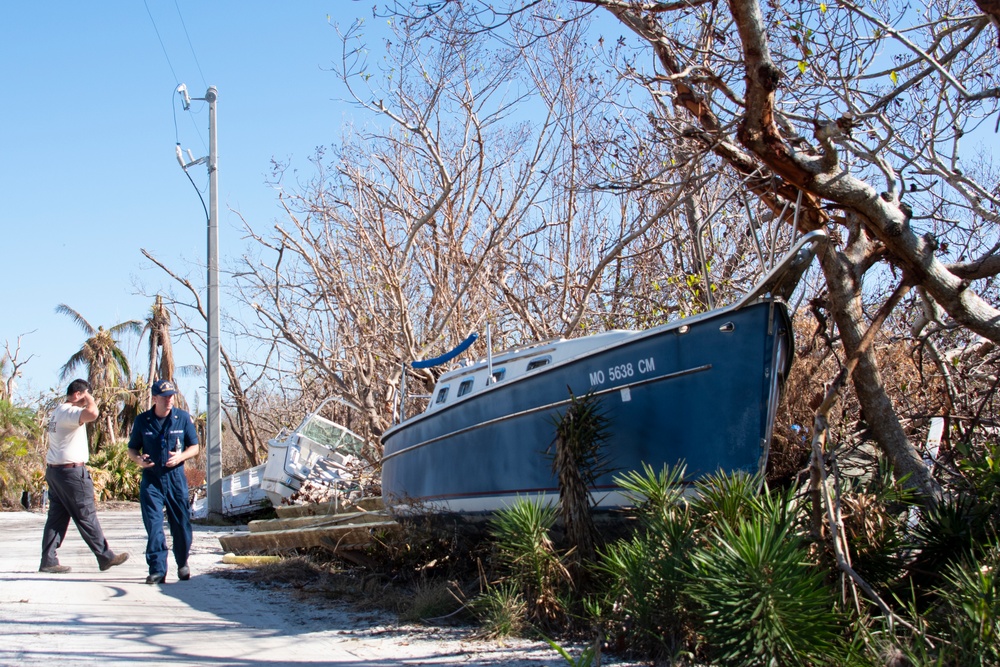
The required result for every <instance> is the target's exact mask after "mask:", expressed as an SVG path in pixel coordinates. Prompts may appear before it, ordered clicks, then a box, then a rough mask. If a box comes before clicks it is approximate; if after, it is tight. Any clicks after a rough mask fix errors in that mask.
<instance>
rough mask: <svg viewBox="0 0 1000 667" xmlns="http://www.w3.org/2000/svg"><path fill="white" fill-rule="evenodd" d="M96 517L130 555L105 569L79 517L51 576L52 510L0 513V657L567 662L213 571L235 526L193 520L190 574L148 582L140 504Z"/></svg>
mask: <svg viewBox="0 0 1000 667" xmlns="http://www.w3.org/2000/svg"><path fill="white" fill-rule="evenodd" d="M99 517H100V520H101V525H102V526H103V528H104V532H105V535H106V536H107V538H108V541H109V542H110V544H111V548H112V549H114V550H115V551H116V552H118V551H128V552H130V554H131V558H130V559H129V560H128V562H126V563H125V564H123V565H120V566H118V567H114V568H112V569H110V570H108V571H107V572H100V571H99V570H98V567H97V561H96V559H95V558H94V556H93V554H91V552H90V550H89V549H88V548H87V546H86V545H85V544H84V543H83V540H82V539H81V538H80V535H79V533H78V532H76V527H75V526H74V525H72V524H71V525H70V529H69V533H68V534H67V536H66V541H65V542H64V544H63V545H62V547H61V548H60V549H59V559H60V563H62V564H63V565H69V566H71V567H72V568H73V571H72V572H69V573H66V574H43V573H40V572H38V564H39V555H40V550H41V539H42V526H43V525H44V523H45V515H44V514H40V513H31V512H0V665H3V666H5V667H6V666H10V667H15V666H17V667H20V666H22V665H45V666H46V667H52V666H54V665H59V666H62V665H81V664H98V663H99V664H102V665H109V666H111V667H126V666H131V665H139V664H142V665H147V666H148V665H169V666H171V667H187V666H189V665H190V666H194V665H227V666H230V667H255V666H264V665H267V666H268V667H283V666H289V667H290V666H293V665H355V666H363V667H367V666H371V667H377V666H385V665H402V664H405V665H501V664H502V665H508V666H511V667H529V666H535V667H537V666H540V665H553V666H554V665H564V664H566V663H565V661H564V660H563V659H562V658H561V657H559V656H558V655H557V654H556V653H555V652H554V651H553V650H552V649H551V648H550V647H549V646H547V645H544V644H541V643H539V642H528V641H521V640H512V641H507V642H504V643H502V644H501V643H495V642H480V641H473V640H470V639H468V631H467V630H462V629H438V628H422V627H413V626H399V625H397V624H395V623H394V622H393V621H392V620H391V619H390V618H389V617H388V616H384V615H378V614H370V613H366V612H355V611H352V610H350V609H348V608H346V607H345V608H334V609H325V608H315V607H312V606H306V605H303V604H301V603H299V602H297V601H295V600H294V599H292V598H291V597H290V596H288V595H286V594H284V593H281V592H277V593H275V592H270V591H264V590H260V589H257V588H254V587H252V586H250V585H248V584H245V583H240V582H238V581H234V580H232V579H227V578H223V577H220V576H216V573H218V572H219V571H220V570H223V569H227V568H230V567H235V566H230V565H225V564H223V563H222V549H221V547H220V546H219V539H218V538H219V535H220V534H225V533H226V532H230V533H231V532H234V529H233V528H232V527H222V528H219V527H206V526H196V527H195V536H194V546H193V548H192V553H191V558H190V561H189V563H190V565H191V571H192V576H191V579H190V580H189V581H177V572H176V568H175V567H174V564H173V562H171V564H170V565H171V571H170V573H169V574H168V576H167V581H166V583H164V584H162V585H155V586H149V585H146V584H145V583H144V581H145V578H146V574H147V570H146V563H145V558H144V557H143V553H142V552H143V548H144V546H145V533H144V531H143V528H142V521H141V518H140V516H139V512H138V509H135V510H131V511H113V512H101V513H100V514H99ZM168 541H169V533H168ZM605 664H608V663H607V662H606V663H605ZM618 664H619V665H624V664H626V663H618Z"/></svg>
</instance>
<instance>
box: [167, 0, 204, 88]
mask: <svg viewBox="0 0 1000 667" xmlns="http://www.w3.org/2000/svg"><path fill="white" fill-rule="evenodd" d="M174 7H176V8H177V17H178V18H180V20H181V27H182V28H184V37H186V38H187V43H188V48H189V49H191V56H192V57H193V58H194V64H195V66H197V67H198V74H200V75H201V82H202V84H204V86H205V89H206V90H208V81H207V80H206V79H205V73H204V72H202V71H201V63H200V62H198V54H197V53H195V51H194V44H192V43H191V35H189V34H188V29H187V24H186V23H184V17H183V16H182V15H181V8H180V5H178V4H177V0H174Z"/></svg>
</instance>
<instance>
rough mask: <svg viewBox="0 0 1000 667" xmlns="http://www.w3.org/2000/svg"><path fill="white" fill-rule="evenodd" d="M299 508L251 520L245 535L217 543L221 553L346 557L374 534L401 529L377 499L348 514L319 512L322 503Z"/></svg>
mask: <svg viewBox="0 0 1000 667" xmlns="http://www.w3.org/2000/svg"><path fill="white" fill-rule="evenodd" d="M361 505H364V507H367V508H372V511H369V510H367V509H365V508H364V507H360V506H361ZM301 507H304V508H306V509H304V510H303V513H302V514H301V515H299V516H287V515H283V514H284V513H279V518H277V519H268V520H264V521H251V522H250V524H249V526H248V529H249V531H248V532H245V533H237V534H235V535H226V536H222V537H220V538H219V542H220V543H221V544H222V548H223V549H224V550H225V551H227V552H232V553H233V554H269V553H273V552H288V551H291V550H294V549H307V548H312V547H322V548H325V549H329V550H330V551H333V552H334V553H336V554H337V555H339V556H345V557H346V556H347V552H350V551H356V550H359V549H362V548H364V547H366V546H368V545H369V544H371V543H372V541H373V536H375V535H380V536H381V535H386V534H395V533H398V532H400V530H401V528H400V525H399V524H398V523H396V522H395V521H393V520H392V519H390V518H389V517H388V515H387V513H386V512H385V510H384V509H383V508H384V505H382V499H381V498H366V499H364V500H363V501H361V502H360V503H356V504H355V505H353V506H352V507H351V510H352V511H350V512H341V513H319V512H320V508H323V507H327V508H328V509H327V512H329V509H330V508H329V506H327V505H325V504H320V505H312V506H301ZM280 509H291V508H280ZM305 512H309V513H305Z"/></svg>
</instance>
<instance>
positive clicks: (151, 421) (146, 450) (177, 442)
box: [128, 408, 198, 473]
mask: <svg viewBox="0 0 1000 667" xmlns="http://www.w3.org/2000/svg"><path fill="white" fill-rule="evenodd" d="M197 444H198V431H197V430H196V429H195V427H194V420H193V419H192V418H191V415H189V414H188V413H187V412H185V411H184V410H180V409H178V408H171V410H170V414H169V415H167V416H166V417H165V418H164V420H163V421H162V425H161V420H160V418H159V417H157V416H156V414H155V412H154V410H153V409H152V408H151V409H149V410H147V411H146V412H143V413H142V414H140V415H139V416H138V417H136V418H135V423H134V424H132V435H131V436H130V437H129V440H128V448H129V449H133V450H135V451H137V452H139V453H140V454H149V458H150V460H152V461H153V463H155V464H156V467H155V468H146V469H144V470H143V472H158V473H159V472H164V471H166V470H167V468H166V464H167V459H168V458H169V457H170V452H173V451H183V450H185V449H187V448H188V447H190V446H192V445H197ZM177 467H178V468H183V467H184V464H183V463H181V464H180V465H179V466H177Z"/></svg>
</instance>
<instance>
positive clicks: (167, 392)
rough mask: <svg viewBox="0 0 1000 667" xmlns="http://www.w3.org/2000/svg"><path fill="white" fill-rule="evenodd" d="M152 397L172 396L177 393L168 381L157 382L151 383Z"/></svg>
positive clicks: (175, 388) (172, 384)
mask: <svg viewBox="0 0 1000 667" xmlns="http://www.w3.org/2000/svg"><path fill="white" fill-rule="evenodd" d="M152 392H153V396H173V395H174V394H176V393H177V387H175V386H174V383H173V382H171V381H170V380H157V381H156V382H154V383H153V389H152Z"/></svg>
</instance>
